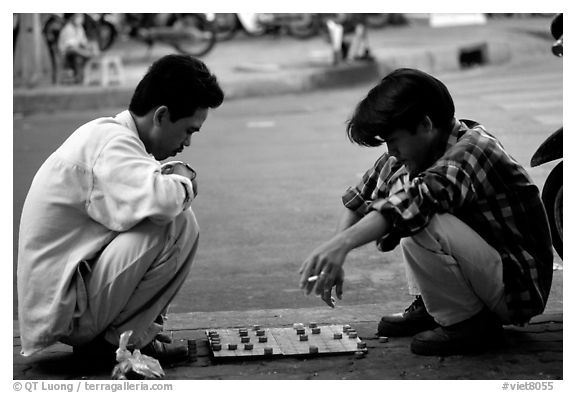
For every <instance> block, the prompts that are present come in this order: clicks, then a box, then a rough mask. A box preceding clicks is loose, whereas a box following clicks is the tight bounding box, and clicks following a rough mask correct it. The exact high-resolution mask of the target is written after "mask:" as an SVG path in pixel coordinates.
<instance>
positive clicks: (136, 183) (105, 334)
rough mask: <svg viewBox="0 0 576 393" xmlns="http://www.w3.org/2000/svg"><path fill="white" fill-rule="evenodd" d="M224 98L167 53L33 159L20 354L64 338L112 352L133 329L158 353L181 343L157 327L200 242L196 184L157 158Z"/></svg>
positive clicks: (166, 355) (138, 340)
mask: <svg viewBox="0 0 576 393" xmlns="http://www.w3.org/2000/svg"><path fill="white" fill-rule="evenodd" d="M223 99H224V94H223V92H222V90H221V88H220V87H219V85H218V82H217V80H216V77H215V76H214V75H213V74H211V73H210V71H209V70H208V68H207V67H206V65H205V64H204V63H202V62H201V61H199V60H196V59H194V58H191V57H189V56H183V55H168V56H165V57H163V58H161V59H159V60H158V61H156V62H155V63H154V64H153V65H152V66H151V67H150V69H149V70H148V72H147V74H146V75H145V76H144V77H143V79H142V80H141V81H140V83H139V84H138V86H137V87H136V90H135V92H134V95H133V97H132V100H131V102H130V105H129V109H128V110H126V111H124V112H121V113H119V114H117V115H116V116H114V117H105V118H99V119H96V120H93V121H91V122H88V123H86V124H84V125H83V126H81V127H79V128H78V129H77V130H76V131H74V132H73V133H72V135H71V136H70V137H69V138H68V139H67V140H66V141H65V142H64V143H63V144H62V146H60V147H59V148H58V149H57V150H56V151H55V152H54V153H53V154H52V155H51V156H50V157H49V158H48V159H47V160H46V162H44V164H43V165H42V166H41V167H40V169H39V170H38V172H37V174H36V176H35V177H34V180H33V181H32V185H31V186H30V190H29V192H28V195H27V197H26V201H25V203H24V208H23V211H22V218H21V223H20V232H19V248H18V303H19V304H18V314H19V324H20V332H21V338H22V354H23V355H24V356H29V355H32V354H34V353H36V352H38V351H41V350H43V349H45V348H46V347H48V346H50V345H52V344H54V343H56V342H58V341H60V342H63V343H66V344H69V345H71V346H73V347H74V352H75V353H76V354H78V355H88V356H91V357H94V356H98V355H102V357H103V358H107V359H111V360H112V359H113V358H114V350H115V349H116V348H117V346H118V340H119V337H120V334H121V333H123V332H125V331H128V330H132V331H133V334H132V337H131V341H130V343H131V345H132V346H133V347H134V348H140V349H141V350H142V352H143V353H146V354H149V355H152V356H154V357H156V358H158V359H159V360H161V361H162V360H171V358H172V357H179V356H183V355H185V354H186V352H187V349H186V348H184V347H183V346H178V345H176V344H174V343H172V344H170V343H168V341H169V340H168V339H167V338H166V337H165V336H163V335H162V334H161V331H162V322H163V319H162V316H163V314H164V313H165V310H166V308H167V306H168V304H169V303H170V301H171V300H172V298H173V297H174V296H175V295H176V293H177V292H178V290H179V289H180V287H181V286H182V284H183V283H184V281H185V279H186V277H187V275H188V272H189V270H190V266H191V264H192V261H193V259H194V255H195V252H196V248H197V246H198V233H199V229H198V224H197V222H196V219H195V217H194V213H193V211H192V210H191V207H190V206H191V203H192V201H193V199H194V197H195V196H196V193H197V192H196V190H197V184H196V180H195V173H194V171H193V170H191V168H190V167H189V166H188V165H186V164H183V163H179V162H171V163H165V164H162V163H160V161H161V160H164V159H166V158H168V157H171V156H175V155H176V154H178V153H180V152H181V151H182V150H183V149H184V148H185V147H187V146H189V145H190V138H191V136H192V134H194V133H196V132H199V131H200V128H201V127H202V125H203V123H204V121H205V120H206V118H207V116H208V112H209V109H210V108H216V107H218V106H220V105H221V104H222V102H223Z"/></svg>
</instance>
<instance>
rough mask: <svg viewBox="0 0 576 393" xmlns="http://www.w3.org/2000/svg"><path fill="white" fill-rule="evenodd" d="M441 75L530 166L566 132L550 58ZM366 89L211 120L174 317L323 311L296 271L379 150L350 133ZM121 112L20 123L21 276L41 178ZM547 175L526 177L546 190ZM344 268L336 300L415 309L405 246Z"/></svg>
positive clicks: (555, 296)
mask: <svg viewBox="0 0 576 393" xmlns="http://www.w3.org/2000/svg"><path fill="white" fill-rule="evenodd" d="M437 76H438V77H439V78H440V79H441V80H443V81H444V82H445V83H446V85H447V86H448V88H449V89H450V91H451V92H452V93H453V96H454V99H455V103H456V114H457V116H458V117H460V118H469V119H474V120H477V121H480V122H481V123H483V124H484V125H485V126H486V127H487V128H488V130H489V131H491V132H492V133H493V134H495V135H496V136H497V137H498V138H499V139H500V140H501V142H502V143H503V144H504V146H505V147H506V148H507V150H508V151H509V152H510V154H511V155H512V156H514V157H515V158H516V159H517V160H518V161H519V162H520V163H521V164H523V165H524V166H526V167H528V166H529V161H530V157H531V155H532V154H533V152H534V151H535V150H536V148H537V147H538V146H539V144H540V143H541V142H542V141H543V140H544V139H545V138H546V137H547V136H548V135H549V134H550V133H551V132H552V131H553V130H555V129H556V128H558V127H560V126H561V125H562V120H563V119H562V60H561V59H558V58H554V57H553V56H552V55H551V54H550V55H548V56H541V57H540V56H538V57H535V58H531V59H523V60H522V61H521V62H520V61H514V62H512V63H509V64H506V65H502V66H487V67H483V68H476V69H471V70H467V71H461V72H455V73H450V74H440V75H437ZM369 88H371V85H365V86H359V87H355V88H347V89H337V90H336V89H335V90H323V91H317V92H313V93H309V94H298V95H286V96H275V97H266V98H255V99H239V100H232V101H229V102H226V101H225V103H224V105H223V106H222V107H221V108H220V109H217V110H216V111H214V112H213V113H212V114H211V115H210V116H209V118H208V120H207V122H206V123H205V125H204V128H203V129H202V131H201V132H200V133H199V134H197V135H195V136H194V137H193V138H192V146H190V147H189V148H188V149H187V150H186V151H185V152H183V153H182V154H181V155H180V156H178V157H176V159H180V160H184V161H187V162H189V163H190V164H191V165H192V166H193V167H194V168H195V169H196V171H197V172H198V182H199V187H200V189H199V196H198V198H197V200H196V201H195V202H194V204H193V209H194V211H195V213H196V216H197V218H198V221H199V223H200V227H201V236H200V239H201V241H200V247H199V250H198V253H197V256H196V259H195V262H194V265H193V268H192V271H191V274H190V276H189V278H188V280H187V282H186V284H185V285H184V287H183V288H182V290H181V292H180V293H179V295H178V296H177V297H176V298H175V300H174V302H173V304H172V307H171V309H170V310H169V311H170V312H173V313H184V312H191V311H226V310H252V309H268V308H301V307H316V306H320V305H322V304H323V303H322V302H321V300H320V299H319V298H315V297H313V296H310V297H306V296H304V295H303V294H302V292H301V291H300V290H299V289H298V274H297V270H298V268H299V266H300V264H301V263H302V261H303V260H304V259H305V258H306V256H307V255H308V253H309V252H311V251H312V250H313V249H314V248H315V247H316V246H317V245H319V244H320V243H321V242H322V241H324V240H326V239H328V238H329V237H330V236H331V235H332V234H333V231H334V228H335V226H336V223H337V221H338V218H339V214H340V212H341V210H342V207H341V203H340V196H341V194H342V193H343V192H344V190H345V189H346V188H347V187H348V186H349V185H353V184H355V183H356V182H357V181H358V180H359V178H360V176H361V175H362V173H363V172H364V170H366V169H367V168H369V167H370V166H371V165H372V164H373V162H374V161H375V159H376V158H377V157H378V156H379V154H380V153H381V151H382V150H381V149H382V148H373V149H369V148H362V147H359V146H356V145H353V144H351V143H350V142H349V141H348V139H347V137H346V134H345V121H346V120H347V118H348V117H349V115H350V114H351V112H352V110H353V108H354V106H355V104H356V103H357V102H358V101H359V100H360V99H361V98H363V96H364V95H365V94H366V93H367V91H368V89H369ZM123 109H124V108H115V109H113V110H110V111H98V112H82V113H76V112H75V113H72V112H61V113H54V114H38V115H32V116H29V117H22V116H20V117H15V119H14V166H13V168H14V173H13V174H14V191H13V192H14V194H13V197H14V207H13V209H14V210H13V211H14V232H13V233H14V280H15V271H16V268H15V265H16V256H17V233H18V222H19V217H20V212H21V207H22V204H23V201H24V198H25V196H26V193H27V190H28V187H29V185H30V182H31V180H32V177H33V175H34V173H35V171H36V170H37V169H38V167H39V166H40V165H41V163H42V162H43V161H44V160H45V158H46V157H47V156H48V155H49V154H50V153H51V152H52V151H53V150H54V149H55V148H57V146H59V145H60V144H61V143H62V142H63V141H64V140H65V138H66V137H67V136H68V135H69V134H70V133H71V132H72V131H73V129H74V128H75V127H77V126H79V125H81V124H82V123H84V122H85V121H88V120H91V119H92V118H95V117H98V116H103V115H114V114H116V113H117V112H119V111H121V110H123ZM550 169H551V167H550V166H549V165H548V166H544V167H542V168H533V169H529V173H530V174H531V176H533V178H534V180H535V182H536V183H537V184H538V185H539V186H540V187H541V186H542V185H543V183H544V180H545V177H546V175H547V174H548V172H549V171H550ZM557 264H558V266H559V268H558V269H557V270H555V272H554V283H553V293H552V295H551V298H550V301H549V308H550V307H554V308H555V309H556V310H558V309H561V308H560V307H561V306H562V270H561V264H562V262H561V261H560V260H559V258H557ZM345 271H346V281H345V285H344V299H343V300H342V301H341V303H340V304H346V305H355V304H367V303H385V302H388V301H396V302H398V301H400V302H401V303H404V302H405V303H406V305H408V304H409V303H410V301H411V298H410V296H408V295H407V293H406V285H405V279H404V270H403V266H402V263H401V257H400V253H399V251H398V250H396V251H394V252H391V253H386V254H383V253H379V252H377V250H376V249H375V246H374V245H373V244H370V245H367V246H365V247H362V248H361V249H358V250H355V251H354V252H352V253H351V254H350V255H349V257H348V260H347V262H346V265H345ZM14 282H15V281H14ZM399 311H400V310H399ZM16 315H17V312H16V289H14V319H16Z"/></svg>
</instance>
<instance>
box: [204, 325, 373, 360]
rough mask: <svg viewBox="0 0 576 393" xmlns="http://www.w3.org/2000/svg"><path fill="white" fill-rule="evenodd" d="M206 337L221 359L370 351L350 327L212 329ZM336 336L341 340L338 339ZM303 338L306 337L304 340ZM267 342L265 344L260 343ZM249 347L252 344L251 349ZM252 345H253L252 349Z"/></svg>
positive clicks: (217, 356) (207, 332)
mask: <svg viewBox="0 0 576 393" xmlns="http://www.w3.org/2000/svg"><path fill="white" fill-rule="evenodd" d="M311 326H312V327H311ZM241 331H243V333H241ZM206 335H207V337H208V341H209V346H210V349H211V352H212V355H213V356H214V357H215V358H220V359H224V358H243V357H260V356H264V357H278V356H298V355H308V356H317V355H322V354H344V353H356V352H358V351H364V352H365V351H366V345H365V343H363V342H362V340H361V339H360V338H359V337H358V336H357V333H356V331H355V330H354V329H353V328H352V327H350V326H349V325H309V326H303V325H302V326H300V327H299V328H296V327H286V328H274V327H273V328H260V327H250V328H240V329H212V330H207V331H206ZM335 335H336V337H340V338H334V337H335ZM301 336H306V337H305V339H303V338H301ZM262 337H265V339H263V338H262ZM264 340H265V342H260V341H264ZM230 344H231V346H230ZM246 344H248V348H247V347H246ZM250 344H252V346H251V347H250Z"/></svg>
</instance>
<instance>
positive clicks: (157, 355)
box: [140, 339, 190, 365]
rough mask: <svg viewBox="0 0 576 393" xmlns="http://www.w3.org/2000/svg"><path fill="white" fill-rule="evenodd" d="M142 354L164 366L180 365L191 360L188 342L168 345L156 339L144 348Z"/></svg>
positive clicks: (141, 350)
mask: <svg viewBox="0 0 576 393" xmlns="http://www.w3.org/2000/svg"><path fill="white" fill-rule="evenodd" d="M140 352H141V353H142V354H144V355H148V356H151V357H153V358H154V359H157V360H158V361H159V362H160V364H162V365H165V364H173V363H178V362H182V361H185V360H189V358H190V356H189V355H190V354H189V351H188V341H187V340H184V341H183V342H182V341H180V342H173V343H166V342H162V341H160V340H158V339H154V340H152V342H150V343H149V344H148V345H146V346H144V347H142V348H141V349H140Z"/></svg>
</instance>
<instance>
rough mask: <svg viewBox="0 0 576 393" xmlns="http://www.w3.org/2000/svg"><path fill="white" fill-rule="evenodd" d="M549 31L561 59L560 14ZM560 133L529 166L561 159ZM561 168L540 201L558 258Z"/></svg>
mask: <svg viewBox="0 0 576 393" xmlns="http://www.w3.org/2000/svg"><path fill="white" fill-rule="evenodd" d="M550 31H551V33H552V36H553V37H554V39H555V40H556V42H555V43H554V44H553V45H552V53H554V55H556V56H558V57H562V56H563V50H564V41H563V40H564V38H563V29H562V14H558V15H556V16H555V17H554V19H553V21H552V23H551V25H550ZM562 133H563V127H560V129H558V130H557V131H555V132H554V133H553V134H552V135H550V136H549V137H548V138H547V139H546V140H545V141H544V142H543V143H542V144H541V145H540V147H538V149H537V150H536V152H535V153H534V155H533V156H532V159H531V161H530V166H532V167H536V166H539V165H542V164H545V163H548V162H552V161H556V160H558V159H560V160H561V159H562V155H563V154H562V147H563V138H562ZM562 167H563V166H562V161H560V162H559V163H558V164H556V166H555V167H554V169H552V171H551V172H550V174H549V175H548V177H547V178H546V181H545V183H544V187H543V188H542V201H543V202H544V207H545V208H546V213H547V215H548V222H549V224H550V231H551V233H552V243H553V245H554V249H555V250H556V252H557V253H558V255H559V256H560V258H562V245H563V242H562V238H563V237H562V223H563V218H562V217H563V211H564V209H563V202H562V193H563V180H562V175H563V169H562Z"/></svg>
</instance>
